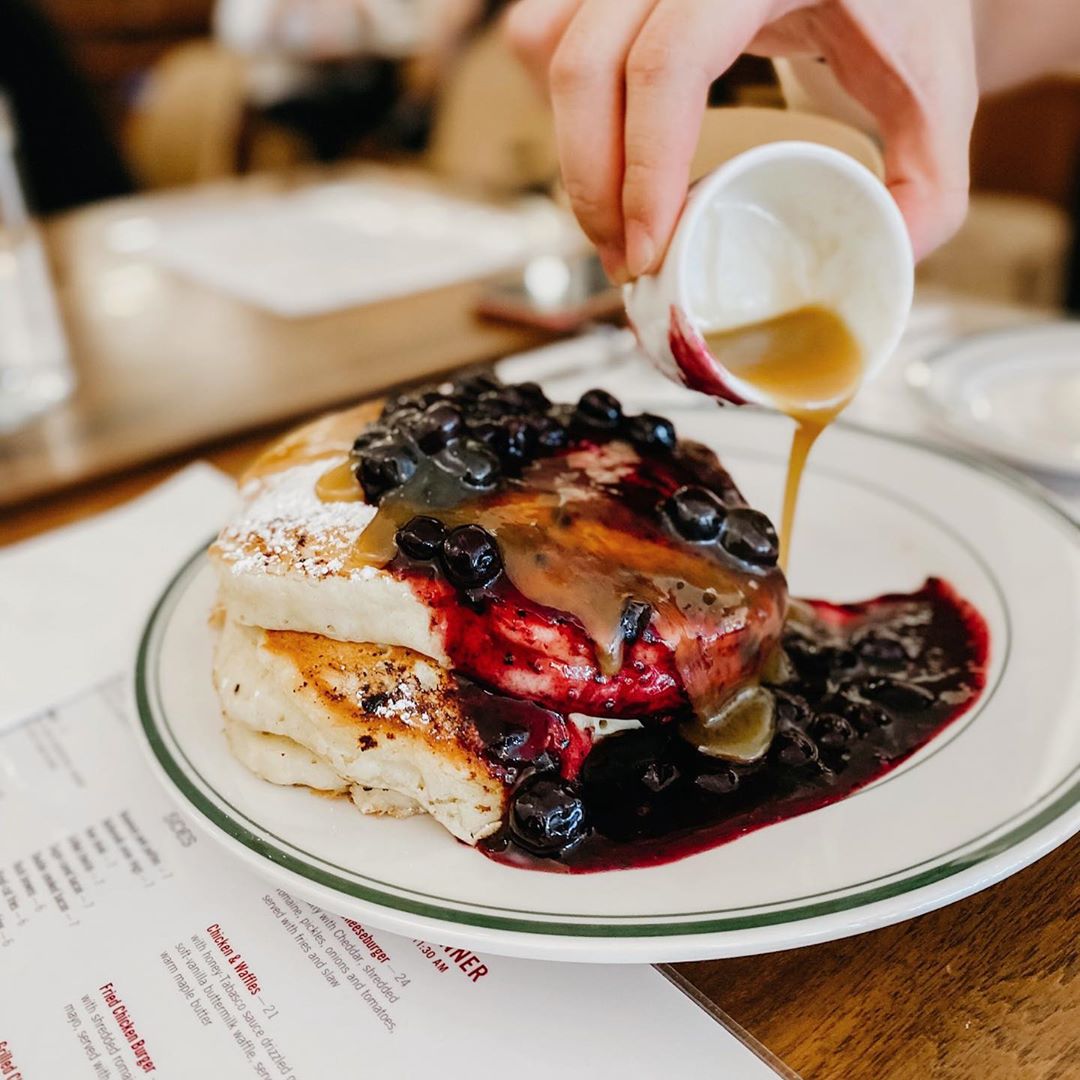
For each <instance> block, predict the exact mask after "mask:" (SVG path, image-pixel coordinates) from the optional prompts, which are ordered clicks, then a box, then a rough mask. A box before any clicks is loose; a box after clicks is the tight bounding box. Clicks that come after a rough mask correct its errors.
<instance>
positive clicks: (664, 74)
mask: <svg viewBox="0 0 1080 1080" xmlns="http://www.w3.org/2000/svg"><path fill="white" fill-rule="evenodd" d="M672 71H673V64H672V56H671V50H670V49H669V48H668V47H667V45H665V44H663V43H662V42H659V41H656V40H653V39H651V38H649V37H647V36H643V37H642V38H640V39H639V40H638V41H637V42H636V43H635V45H634V47H633V48H632V49H631V50H630V55H629V57H627V60H626V79H627V82H630V83H633V84H634V85H635V86H639V87H640V88H641V89H642V90H649V89H652V88H654V87H657V86H661V85H663V83H665V82H666V81H667V80H668V79H669V78H670V77H671V73H672Z"/></svg>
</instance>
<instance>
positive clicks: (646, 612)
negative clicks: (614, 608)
mask: <svg viewBox="0 0 1080 1080" xmlns="http://www.w3.org/2000/svg"><path fill="white" fill-rule="evenodd" d="M652 614H653V610H652V607H650V605H648V604H646V603H643V602H642V601H641V600H627V601H626V604H625V605H624V607H623V610H622V618H621V619H620V620H619V627H620V629H621V630H622V635H623V640H624V641H625V642H626V643H627V644H628V645H632V644H633V643H634V642H635V641H637V640H638V638H640V637H641V635H642V634H644V633H645V631H646V630H647V629H648V626H649V622H650V621H651V620H652Z"/></svg>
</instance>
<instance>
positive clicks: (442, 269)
mask: <svg viewBox="0 0 1080 1080" xmlns="http://www.w3.org/2000/svg"><path fill="white" fill-rule="evenodd" d="M153 231H154V235H153V236H152V237H149V236H148V238H147V239H148V241H149V247H148V248H147V250H146V254H147V256H148V257H149V258H151V259H153V260H154V261H156V262H159V263H162V264H163V265H165V266H167V267H169V268H170V269H172V270H175V271H177V272H178V273H181V274H184V275H185V276H186V277H189V278H194V279H195V280H196V281H200V282H202V283H203V284H205V285H208V286H210V287H211V288H213V289H217V290H219V291H221V292H225V293H229V294H230V295H232V296H235V297H237V298H238V299H240V300H244V301H246V302H248V303H250V304H255V305H257V306H258V307H261V308H264V309H265V310H267V311H270V312H273V313H274V314H276V315H281V316H284V317H286V318H299V317H304V316H311V315H318V314H323V313H326V312H330V311H335V310H338V309H340V308H347V307H354V306H358V305H361V304H370V303H373V302H374V301H377V300H386V299H390V298H392V297H395V296H406V295H409V294H412V293H417V292H422V291H424V290H427V289H434V288H439V287H442V286H445V285H450V284H453V283H454V282H458V281H468V280H470V279H473V278H478V277H482V276H484V275H486V274H490V273H493V272H495V271H498V270H504V269H509V268H510V267H514V266H518V265H520V264H521V263H523V262H525V261H526V260H527V259H529V258H530V257H531V256H533V255H538V254H541V253H545V252H558V253H568V252H570V251H572V250H574V249H575V248H577V247H578V246H580V244H581V242H582V237H581V233H580V232H579V231H578V230H577V229H576V227H575V226H574V225H573V223H572V218H570V217H569V215H568V214H567V213H566V212H565V211H563V210H560V209H559V208H558V207H556V206H555V205H554V204H553V203H551V202H550V201H549V200H546V199H530V200H523V201H522V202H520V203H518V204H515V205H513V206H508V207H501V206H499V207H494V206H487V205H484V204H482V203H476V202H470V201H467V200H465V199H457V198H452V197H450V196H447V195H443V194H441V193H439V192H433V191H428V190H425V189H422V188H415V187H408V186H405V185H403V184H395V183H391V182H387V181H385V180H379V179H373V178H368V179H360V180H355V181H348V182H342V183H335V184H320V185H318V186H316V187H312V188H306V189H303V190H301V191H296V192H287V193H285V194H278V195H265V196H258V197H250V198H248V199H246V200H245V201H244V202H242V203H238V204H236V205H230V206H226V207H217V208H214V209H206V208H201V207H199V206H198V205H194V206H190V205H185V204H183V203H182V202H179V201H178V202H177V203H176V205H175V206H170V207H169V208H168V209H167V210H162V211H160V212H159V213H158V215H157V218H156V220H155V222H154V225H153Z"/></svg>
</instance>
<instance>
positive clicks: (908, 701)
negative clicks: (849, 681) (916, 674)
mask: <svg viewBox="0 0 1080 1080" xmlns="http://www.w3.org/2000/svg"><path fill="white" fill-rule="evenodd" d="M856 689H857V690H858V692H859V693H860V694H861V695H862V696H863V697H864V698H868V699H869V700H870V701H873V702H875V703H877V704H878V705H884V706H885V708H886V709H893V710H895V711H896V712H920V711H921V710H923V709H928V708H929V707H930V706H931V705H933V704H934V695H933V694H931V693H930V691H929V690H924V689H923V688H922V687H921V686H915V685H914V684H913V683H906V682H901V681H900V680H899V679H889V678H886V677H885V676H882V677H881V678H878V679H867V680H866V682H864V683H860V684H858V685H857V687H856Z"/></svg>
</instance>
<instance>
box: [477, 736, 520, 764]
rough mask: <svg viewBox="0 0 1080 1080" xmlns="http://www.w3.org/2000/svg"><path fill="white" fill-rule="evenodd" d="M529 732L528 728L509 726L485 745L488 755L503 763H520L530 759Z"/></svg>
mask: <svg viewBox="0 0 1080 1080" xmlns="http://www.w3.org/2000/svg"><path fill="white" fill-rule="evenodd" d="M528 745H529V732H528V729H527V728H521V727H507V728H506V729H505V730H503V731H501V732H499V734H498V735H496V736H495V738H494V739H492V740H491V741H490V742H489V743H488V744H487V746H485V747H484V750H485V752H486V753H487V755H488V757H490V758H494V760H495V761H498V762H499V763H500V764H502V765H520V764H522V763H523V762H525V761H527V760H528V757H527V756H526V755H527V750H528Z"/></svg>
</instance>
